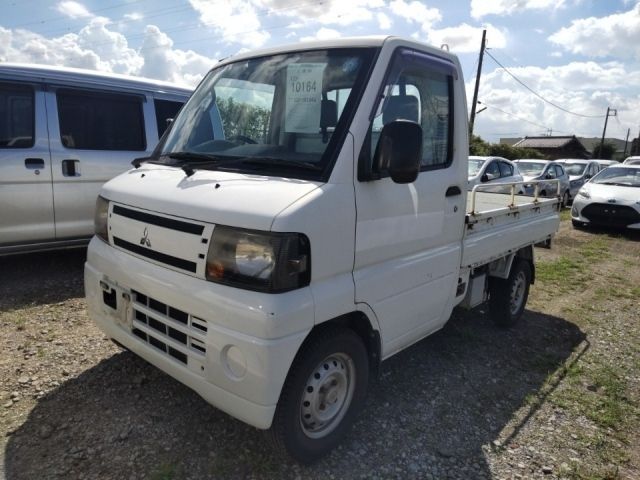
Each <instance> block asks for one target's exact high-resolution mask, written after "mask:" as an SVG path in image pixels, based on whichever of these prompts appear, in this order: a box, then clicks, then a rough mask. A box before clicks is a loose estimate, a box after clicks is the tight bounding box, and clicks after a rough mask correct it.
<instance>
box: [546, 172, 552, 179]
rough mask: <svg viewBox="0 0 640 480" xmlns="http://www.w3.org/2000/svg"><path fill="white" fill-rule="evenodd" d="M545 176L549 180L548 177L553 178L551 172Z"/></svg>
mask: <svg viewBox="0 0 640 480" xmlns="http://www.w3.org/2000/svg"><path fill="white" fill-rule="evenodd" d="M544 178H546V179H547V180H548V179H550V178H552V175H551V174H550V173H547V174H546V175H545V176H544Z"/></svg>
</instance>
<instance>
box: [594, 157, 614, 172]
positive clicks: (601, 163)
mask: <svg viewBox="0 0 640 480" xmlns="http://www.w3.org/2000/svg"><path fill="white" fill-rule="evenodd" d="M593 161H594V162H597V163H598V166H599V167H600V170H604V169H605V168H607V167H610V166H612V165H620V162H618V161H617V160H601V159H599V158H594V159H593Z"/></svg>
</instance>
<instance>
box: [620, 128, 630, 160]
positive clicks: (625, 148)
mask: <svg viewBox="0 0 640 480" xmlns="http://www.w3.org/2000/svg"><path fill="white" fill-rule="evenodd" d="M630 133H631V129H630V128H627V138H626V139H625V141H624V153H623V154H622V159H623V160H624V158H625V157H626V156H627V143H629V134H630Z"/></svg>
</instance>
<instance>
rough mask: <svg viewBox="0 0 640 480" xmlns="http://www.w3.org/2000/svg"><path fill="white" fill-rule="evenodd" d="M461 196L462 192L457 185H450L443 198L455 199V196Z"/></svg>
mask: <svg viewBox="0 0 640 480" xmlns="http://www.w3.org/2000/svg"><path fill="white" fill-rule="evenodd" d="M460 194H462V190H460V187H459V186H457V185H451V186H450V187H449V188H447V192H446V193H445V194H444V196H445V197H455V196H456V195H460Z"/></svg>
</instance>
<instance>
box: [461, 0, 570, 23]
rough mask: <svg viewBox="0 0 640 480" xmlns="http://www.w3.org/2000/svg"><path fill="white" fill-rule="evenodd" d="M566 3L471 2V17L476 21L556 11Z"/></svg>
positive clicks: (537, 0) (520, 0) (524, 0)
mask: <svg viewBox="0 0 640 480" xmlns="http://www.w3.org/2000/svg"><path fill="white" fill-rule="evenodd" d="M566 3H567V2H566V0H471V16H472V17H473V18H476V19H477V18H482V17H484V16H486V15H511V14H513V13H517V12H522V11H523V10H547V9H552V10H556V9H559V8H562V7H564V6H565V4H566Z"/></svg>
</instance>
